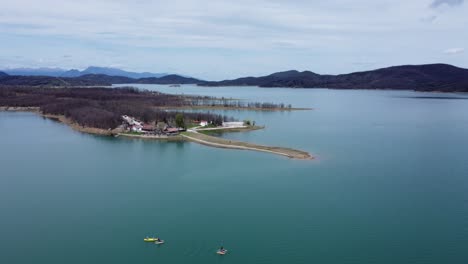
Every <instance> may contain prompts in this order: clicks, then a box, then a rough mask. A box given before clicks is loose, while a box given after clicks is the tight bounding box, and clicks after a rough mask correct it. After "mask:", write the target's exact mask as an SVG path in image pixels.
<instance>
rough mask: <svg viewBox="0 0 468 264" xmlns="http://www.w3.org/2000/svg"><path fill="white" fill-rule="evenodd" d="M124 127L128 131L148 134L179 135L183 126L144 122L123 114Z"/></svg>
mask: <svg viewBox="0 0 468 264" xmlns="http://www.w3.org/2000/svg"><path fill="white" fill-rule="evenodd" d="M122 120H123V128H124V129H125V130H126V131H128V132H137V133H142V134H147V135H167V136H171V135H178V134H179V133H180V131H184V129H183V128H177V127H171V126H169V125H168V124H166V123H164V122H157V123H155V124H148V123H144V122H142V121H140V120H138V119H136V118H134V117H131V116H127V115H123V116H122Z"/></svg>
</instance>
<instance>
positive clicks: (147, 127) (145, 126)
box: [141, 124, 156, 132]
mask: <svg viewBox="0 0 468 264" xmlns="http://www.w3.org/2000/svg"><path fill="white" fill-rule="evenodd" d="M155 129H156V128H155V127H154V126H153V125H150V124H143V126H142V127H141V130H143V131H146V132H153V131H154V130H155Z"/></svg>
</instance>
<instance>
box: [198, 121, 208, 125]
mask: <svg viewBox="0 0 468 264" xmlns="http://www.w3.org/2000/svg"><path fill="white" fill-rule="evenodd" d="M207 125H208V121H206V120H201V121H200V126H207Z"/></svg>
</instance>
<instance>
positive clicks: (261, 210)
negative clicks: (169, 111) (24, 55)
mask: <svg viewBox="0 0 468 264" xmlns="http://www.w3.org/2000/svg"><path fill="white" fill-rule="evenodd" d="M137 86H138V87H140V88H144V89H150V90H159V91H162V92H168V93H179V94H199V95H210V96H218V97H221V96H224V97H226V98H231V97H232V98H237V99H243V100H251V101H261V102H283V103H286V104H289V103H291V104H292V105H293V107H311V108H314V109H313V110H310V111H292V112H260V111H233V110H231V111H215V112H217V113H222V114H225V115H228V116H233V117H235V118H238V119H240V120H244V119H250V120H255V121H256V123H257V124H262V125H265V126H266V128H265V129H263V130H258V131H252V132H246V133H240V132H239V133H228V134H223V135H222V136H223V137H227V138H232V139H237V140H243V141H250V142H254V143H261V144H268V145H276V146H284V147H292V148H298V149H301V150H305V151H309V152H310V153H312V154H313V155H314V156H315V157H316V159H315V160H312V161H304V160H291V159H288V158H285V157H281V156H276V155H271V154H266V153H260V152H251V151H241V150H227V149H217V148H212V147H208V146H203V145H198V144H195V143H189V142H158V141H147V140H139V139H122V138H109V137H101V136H94V135H88V134H83V133H80V132H76V131H73V130H72V129H71V128H69V127H67V126H66V125H63V124H61V123H57V122H55V121H52V120H48V119H44V118H42V117H40V116H37V115H35V114H33V113H12V112H0V131H1V132H0V133H1V137H0V165H1V172H0V175H1V176H0V210H1V215H0V216H1V217H0V234H1V235H0V263H8V264H13V263H36V264H38V263H47V264H52V263H69V264H72V263H114V264H116V263H156V262H159V263H204V264H206V263H223V264H228V263H322V264H323V263H337V264H338V263H339V264H344V263H360V264H362V263H389V264H390V263H392V264H394V263H434V264H435V263H467V262H468V251H467V250H466V249H467V248H468V192H467V190H468V189H467V188H468V137H467V135H468V95H463V94H439V93H417V92H412V91H370V90H369V91H365V90H353V91H345V90H327V89H283V88H274V89H273V88H271V89H266V88H256V87H219V88H213V87H197V86H191V85H183V86H182V87H180V88H175V87H168V86H161V85H137ZM150 235H157V236H159V237H161V238H162V239H164V240H166V244H164V245H160V246H156V245H154V244H151V243H149V244H148V243H144V242H143V238H144V237H145V236H150ZM221 245H224V247H225V248H227V249H228V250H229V253H228V254H227V255H225V256H218V255H216V254H215V252H216V249H217V248H218V247H219V246H221Z"/></svg>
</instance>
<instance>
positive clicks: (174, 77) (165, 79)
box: [137, 74, 201, 84]
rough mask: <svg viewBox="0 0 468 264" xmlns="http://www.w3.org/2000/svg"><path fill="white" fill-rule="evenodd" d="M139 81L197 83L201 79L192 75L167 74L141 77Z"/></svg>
mask: <svg viewBox="0 0 468 264" xmlns="http://www.w3.org/2000/svg"><path fill="white" fill-rule="evenodd" d="M137 81H138V83H148V84H197V83H200V82H201V81H200V80H198V79H195V78H191V77H184V76H180V75H176V74H170V75H166V76H163V77H160V78H154V77H153V78H141V79H139V80H137Z"/></svg>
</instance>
